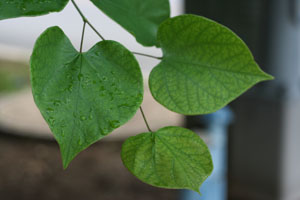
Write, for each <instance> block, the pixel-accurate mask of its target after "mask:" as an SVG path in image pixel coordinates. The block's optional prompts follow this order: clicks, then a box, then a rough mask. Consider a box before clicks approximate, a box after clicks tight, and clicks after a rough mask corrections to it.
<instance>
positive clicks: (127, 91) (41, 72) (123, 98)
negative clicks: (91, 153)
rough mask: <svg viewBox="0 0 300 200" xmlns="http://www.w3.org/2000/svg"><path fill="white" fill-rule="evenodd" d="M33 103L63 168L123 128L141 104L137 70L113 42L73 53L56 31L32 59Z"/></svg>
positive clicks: (47, 35)
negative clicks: (81, 152)
mask: <svg viewBox="0 0 300 200" xmlns="http://www.w3.org/2000/svg"><path fill="white" fill-rule="evenodd" d="M31 83H32V92H33V96H34V100H35V102H36V104H37V106H38V108H39V109H40V111H41V113H42V115H43V117H44V118H45V120H46V121H47V123H48V125H49V127H50V129H51V131H52V132H53V133H54V136H55V138H56V140H57V142H58V143H59V145H60V150H61V154H62V157H63V165H64V168H66V167H67V166H68V164H69V163H70V161H71V160H72V159H73V158H74V157H75V156H76V155H77V154H78V153H79V152H80V151H82V150H84V149H85V148H87V147H88V146H89V145H91V144H92V143H94V142H96V141H98V140H99V139H101V138H102V137H104V136H105V135H107V134H108V133H110V132H111V131H112V130H114V129H116V128H117V127H119V126H121V125H123V124H124V123H126V122H127V121H128V120H129V119H130V118H131V117H133V115H134V114H135V113H136V111H137V109H138V108H139V106H140V104H141V102H142V98H143V78H142V74H141V71H140V68H139V65H138V63H137V61H136V59H135V58H134V56H133V55H132V53H131V52H129V51H128V50H127V49H126V48H125V47H123V46H122V45H121V44H119V43H117V42H114V41H102V42H99V43H97V44H96V45H95V46H94V47H92V48H91V49H90V50H89V51H88V52H85V53H78V52H77V51H76V50H75V49H74V47H73V46H72V44H71V42H70V40H69V39H68V38H67V37H66V35H65V34H64V33H63V31H62V30H61V29H60V28H58V27H52V28H49V29H47V30H46V31H45V32H44V33H43V34H42V35H41V36H40V37H39V39H38V40H37V42H36V44H35V47H34V50H33V54H32V57H31Z"/></svg>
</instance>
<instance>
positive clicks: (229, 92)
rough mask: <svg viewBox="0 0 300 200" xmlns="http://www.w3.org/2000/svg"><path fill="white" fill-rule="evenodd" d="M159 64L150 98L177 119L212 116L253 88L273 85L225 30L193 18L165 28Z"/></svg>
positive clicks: (169, 22) (181, 18)
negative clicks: (184, 116) (263, 82)
mask: <svg viewBox="0 0 300 200" xmlns="http://www.w3.org/2000/svg"><path fill="white" fill-rule="evenodd" d="M158 43H159V45H160V46H161V47H162V50H163V60H162V62H161V63H160V64H158V66H156V67H155V68H154V69H153V70H152V72H151V74H150V78H149V85H150V89H151V93H152V95H153V97H154V98H155V99H156V100H157V101H158V102H159V103H161V104H162V105H164V106H165V107H166V108H168V109H170V110H172V111H174V112H177V113H181V114H186V115H196V114H205V113H211V112H214V111H216V110H218V109H220V108H222V107H223V106H225V105H227V104H228V103H229V102H230V101H232V100H233V99H235V98H236V97H238V96H239V95H241V94H242V93H243V92H245V91H246V90H247V89H249V88H250V87H252V86H253V85H255V84H256V83H258V82H260V81H264V80H270V79H272V76H270V75H268V74H266V73H264V72H263V71H262V70H261V69H260V68H259V67H258V65H257V64H256V62H255V61H254V59H253V56H252V54H251V52H250V51H249V49H248V48H247V46H246V45H245V43H244V42H243V41H242V40H241V39H240V38H239V37H238V36H236V35H235V34H234V33H233V32H232V31H230V30H229V29H228V28H226V27H224V26H222V25H220V24H218V23H216V22H214V21H211V20H209V19H206V18H204V17H200V16H195V15H182V16H178V17H175V18H171V19H168V20H166V21H165V22H163V23H162V24H161V25H160V27H159V30H158Z"/></svg>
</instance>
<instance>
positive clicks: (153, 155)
mask: <svg viewBox="0 0 300 200" xmlns="http://www.w3.org/2000/svg"><path fill="white" fill-rule="evenodd" d="M121 156H122V160H123V163H124V165H125V166H126V167H127V168H128V170H129V171H130V172H131V173H132V174H134V175H135V176H136V177H137V178H139V179H140V180H141V181H143V182H145V183H148V184H150V185H153V186H157V187H163V188H172V189H191V190H194V191H196V192H199V187H200V185H201V184H202V183H203V182H204V181H205V179H206V178H207V177H208V176H209V175H210V174H211V172H212V170H213V164H212V158H211V155H210V153H209V150H208V148H207V146H206V145H205V143H204V142H203V141H202V139H201V138H200V137H199V136H198V135H197V134H195V133H194V132H192V131H190V130H188V129H184V128H181V127H165V128H162V129H160V130H158V131H157V132H154V133H142V134H140V135H137V136H134V137H130V138H129V139H127V140H126V141H125V143H124V144H123V147H122V153H121Z"/></svg>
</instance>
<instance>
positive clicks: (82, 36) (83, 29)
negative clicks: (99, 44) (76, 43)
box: [80, 21, 86, 53]
mask: <svg viewBox="0 0 300 200" xmlns="http://www.w3.org/2000/svg"><path fill="white" fill-rule="evenodd" d="M85 25H86V21H83V28H82V35H81V42H80V53H82V47H83V39H84V32H85Z"/></svg>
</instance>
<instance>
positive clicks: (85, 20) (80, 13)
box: [71, 0, 162, 60]
mask: <svg viewBox="0 0 300 200" xmlns="http://www.w3.org/2000/svg"><path fill="white" fill-rule="evenodd" d="M71 2H72V3H73V5H74V7H75V8H76V10H77V11H78V13H79V15H80V16H81V18H82V20H83V22H85V23H87V24H88V25H89V26H90V27H91V28H92V29H93V31H94V32H95V33H96V34H97V35H98V36H99V37H100V38H101V39H102V40H105V39H104V37H103V36H102V35H101V34H100V33H99V32H98V31H97V29H96V28H95V27H94V26H93V25H92V24H91V22H89V20H88V19H87V18H86V17H85V16H84V14H83V13H82V11H81V10H80V8H79V7H78V5H77V4H76V3H75V1H74V0H71ZM131 53H133V54H136V55H140V56H146V57H149V58H154V59H158V60H161V59H162V57H157V56H152V55H148V54H144V53H139V52H133V51H132V52H131Z"/></svg>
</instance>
